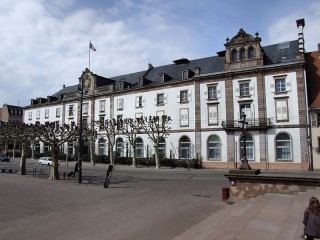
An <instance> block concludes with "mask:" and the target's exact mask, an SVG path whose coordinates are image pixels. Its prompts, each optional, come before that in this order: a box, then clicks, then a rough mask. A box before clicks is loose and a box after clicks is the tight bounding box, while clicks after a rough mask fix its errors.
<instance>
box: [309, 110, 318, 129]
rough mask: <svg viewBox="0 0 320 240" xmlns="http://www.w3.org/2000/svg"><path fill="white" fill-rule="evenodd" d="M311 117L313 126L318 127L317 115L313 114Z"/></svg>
mask: <svg viewBox="0 0 320 240" xmlns="http://www.w3.org/2000/svg"><path fill="white" fill-rule="evenodd" d="M310 117H311V126H312V127H317V115H316V114H315V113H311V114H310Z"/></svg>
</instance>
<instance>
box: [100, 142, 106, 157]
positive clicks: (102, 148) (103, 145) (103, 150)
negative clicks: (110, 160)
mask: <svg viewBox="0 0 320 240" xmlns="http://www.w3.org/2000/svg"><path fill="white" fill-rule="evenodd" d="M98 155H99V156H102V155H106V140H105V139H104V138H100V139H99V142H98Z"/></svg>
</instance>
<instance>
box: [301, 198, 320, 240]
mask: <svg viewBox="0 0 320 240" xmlns="http://www.w3.org/2000/svg"><path fill="white" fill-rule="evenodd" d="M302 223H303V224H304V233H303V235H301V236H300V237H301V238H302V239H307V240H313V239H314V238H318V237H320V203H319V199H318V198H316V197H311V198H310V200H309V206H308V207H307V209H306V210H305V211H304V216H303V221H302Z"/></svg>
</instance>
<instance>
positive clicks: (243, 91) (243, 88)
mask: <svg viewBox="0 0 320 240" xmlns="http://www.w3.org/2000/svg"><path fill="white" fill-rule="evenodd" d="M239 85H240V96H241V97H244V96H250V86H249V83H248V82H246V83H240V84H239Z"/></svg>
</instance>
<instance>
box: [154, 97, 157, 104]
mask: <svg viewBox="0 0 320 240" xmlns="http://www.w3.org/2000/svg"><path fill="white" fill-rule="evenodd" d="M153 102H154V105H155V106H157V98H154V99H153Z"/></svg>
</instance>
